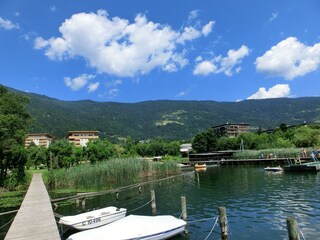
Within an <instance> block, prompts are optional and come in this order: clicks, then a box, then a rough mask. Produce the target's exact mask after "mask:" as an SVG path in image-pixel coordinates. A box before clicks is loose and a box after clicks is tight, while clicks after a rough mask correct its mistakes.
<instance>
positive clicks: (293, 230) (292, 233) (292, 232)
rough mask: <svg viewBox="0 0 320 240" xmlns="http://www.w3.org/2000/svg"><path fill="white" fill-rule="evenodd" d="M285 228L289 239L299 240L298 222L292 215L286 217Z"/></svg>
mask: <svg viewBox="0 0 320 240" xmlns="http://www.w3.org/2000/svg"><path fill="white" fill-rule="evenodd" d="M287 229H288V235H289V240H300V234H299V229H298V224H297V221H296V219H295V218H294V217H288V218H287Z"/></svg>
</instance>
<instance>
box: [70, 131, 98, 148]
mask: <svg viewBox="0 0 320 240" xmlns="http://www.w3.org/2000/svg"><path fill="white" fill-rule="evenodd" d="M66 138H67V139H68V140H69V142H72V143H73V144H75V145H76V146H77V147H86V146H87V144H88V142H89V141H92V140H94V139H98V138H99V132H98V131H69V132H68V134H67V136H66Z"/></svg>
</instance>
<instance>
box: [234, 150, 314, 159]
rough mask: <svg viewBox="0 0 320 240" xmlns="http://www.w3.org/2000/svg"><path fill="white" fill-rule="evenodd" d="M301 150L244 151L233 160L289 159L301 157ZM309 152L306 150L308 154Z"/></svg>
mask: <svg viewBox="0 0 320 240" xmlns="http://www.w3.org/2000/svg"><path fill="white" fill-rule="evenodd" d="M301 150H302V149H301V148H278V149H263V150H244V151H242V152H238V153H235V154H234V158H235V159H257V158H268V157H272V158H291V157H297V156H301ZM310 151H311V150H310V149H309V150H307V152H310Z"/></svg>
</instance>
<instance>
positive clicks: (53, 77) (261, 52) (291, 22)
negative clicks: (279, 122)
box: [0, 0, 320, 102]
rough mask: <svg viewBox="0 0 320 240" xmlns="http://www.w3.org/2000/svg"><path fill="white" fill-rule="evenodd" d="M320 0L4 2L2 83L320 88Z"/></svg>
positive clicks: (119, 89) (240, 91) (64, 93)
mask: <svg viewBox="0 0 320 240" xmlns="http://www.w3.org/2000/svg"><path fill="white" fill-rule="evenodd" d="M319 24H320V1H318V0H286V1H284V0H268V1H256V0H242V1H240V0H224V1H221V0H220V1H218V0H201V1H191V0H170V1H163V0H152V1H150V0H116V1H115V0H109V1H101V0H82V1H76V0H57V1H55V0H51V1H49V0H37V1H36V0H29V1H26V0H1V1H0V83H1V84H3V85H5V86H9V87H13V88H16V89H18V90H22V91H27V92H34V93H39V94H43V95H46V96H49V97H53V98H57V99H61V100H82V99H91V100H95V101H115V102H139V101H145V100H159V99H171V100H214V101H227V102H234V101H241V100H245V99H262V98H278V97H293V98H296V97H305V96H319V95H320V84H319V81H320V79H319V77H320V72H319V68H320V25H319Z"/></svg>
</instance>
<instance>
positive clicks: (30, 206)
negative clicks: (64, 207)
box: [5, 174, 61, 240]
mask: <svg viewBox="0 0 320 240" xmlns="http://www.w3.org/2000/svg"><path fill="white" fill-rule="evenodd" d="M10 239H15V240H19V239H30V240H31V239H32V240H37V239H39V240H40V239H41V240H45V239H48V240H49V239H50V240H56V239H61V238H60V235H59V230H58V227H57V223H56V221H55V217H54V214H53V210H52V206H51V202H50V198H49V194H48V192H47V189H46V187H45V185H44V183H43V181H42V177H41V174H34V175H33V178H32V181H31V184H30V186H29V189H28V192H27V194H26V196H25V198H24V200H23V202H22V204H21V207H20V209H19V211H18V213H17V215H16V217H15V219H14V220H13V223H12V224H11V227H10V229H9V231H8V233H7V235H6V237H5V240H10Z"/></svg>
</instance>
